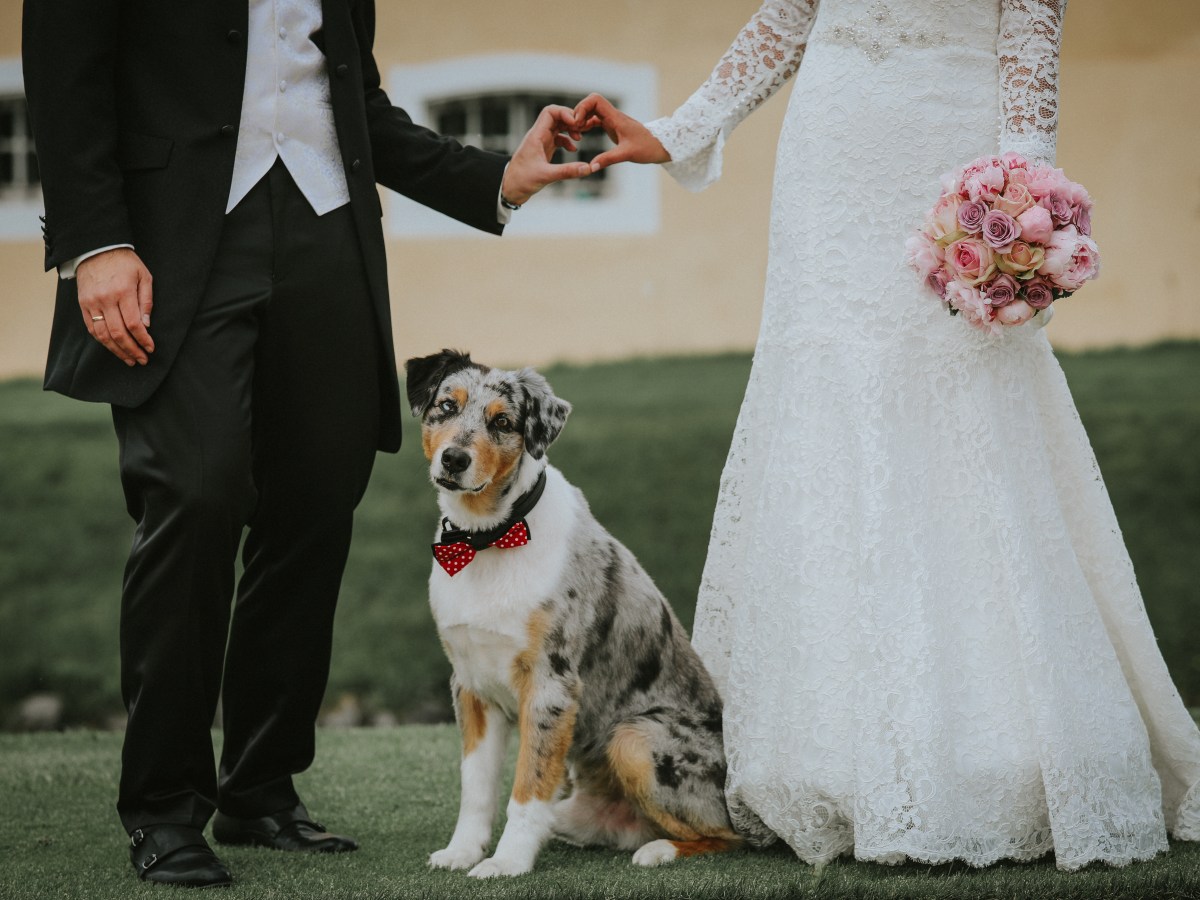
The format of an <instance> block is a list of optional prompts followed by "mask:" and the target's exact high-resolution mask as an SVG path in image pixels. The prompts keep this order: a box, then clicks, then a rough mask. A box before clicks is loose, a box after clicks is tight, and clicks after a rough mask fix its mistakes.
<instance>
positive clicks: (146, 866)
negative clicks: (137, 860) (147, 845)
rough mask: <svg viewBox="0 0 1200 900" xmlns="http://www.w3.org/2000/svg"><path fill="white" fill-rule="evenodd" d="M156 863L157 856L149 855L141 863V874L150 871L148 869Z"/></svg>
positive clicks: (154, 854)
mask: <svg viewBox="0 0 1200 900" xmlns="http://www.w3.org/2000/svg"><path fill="white" fill-rule="evenodd" d="M157 862H158V854H157V853H151V854H150V855H149V856H148V857H147V858H146V859H144V860H143V861H142V871H143V872H145V871H148V870H149V869H150V867H151V866H153V865H154V864H155V863H157Z"/></svg>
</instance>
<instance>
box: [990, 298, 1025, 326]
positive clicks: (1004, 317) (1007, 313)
mask: <svg viewBox="0 0 1200 900" xmlns="http://www.w3.org/2000/svg"><path fill="white" fill-rule="evenodd" d="M1033 313H1034V308H1033V307H1032V306H1030V305H1029V304H1028V303H1026V302H1025V301H1024V300H1016V301H1014V302H1012V303H1010V304H1008V306H1005V307H1003V308H1001V309H998V310H996V321H997V322H999V323H1000V324H1001V325H1024V324H1025V323H1026V322H1028V321H1029V320H1030V319H1032V318H1033Z"/></svg>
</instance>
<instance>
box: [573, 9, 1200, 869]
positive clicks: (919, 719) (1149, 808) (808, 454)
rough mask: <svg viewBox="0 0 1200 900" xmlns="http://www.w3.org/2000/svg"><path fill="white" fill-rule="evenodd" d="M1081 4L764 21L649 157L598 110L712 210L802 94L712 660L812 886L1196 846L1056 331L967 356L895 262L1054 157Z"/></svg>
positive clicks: (715, 606) (1192, 804)
mask: <svg viewBox="0 0 1200 900" xmlns="http://www.w3.org/2000/svg"><path fill="white" fill-rule="evenodd" d="M1064 6H1065V0H887V2H884V0H819V4H818V0H767V2H765V3H764V4H763V5H762V8H761V9H760V10H759V11H758V13H757V14H756V15H754V17H753V18H752V19H751V20H750V22H749V24H748V25H747V26H746V27H745V28H744V29H743V30H742V32H741V33H740V34H739V36H738V37H737V40H736V42H735V43H734V44H733V46H732V47H731V48H730V49H729V51H728V53H727V54H726V55H725V57H724V58H723V59H722V60H721V61H720V62H719V64H718V65H717V67H716V69H715V70H714V71H713V73H712V76H711V77H710V78H709V79H708V81H707V82H706V83H705V84H704V85H703V86H702V87H701V88H700V89H699V90H698V91H697V92H696V93H695V94H694V95H693V96H692V97H691V98H690V99H689V100H688V101H687V102H686V103H685V104H684V105H683V106H682V107H681V108H680V109H679V110H678V111H676V112H675V114H674V115H672V116H670V117H669V118H666V119H660V120H657V121H656V122H653V123H650V125H649V131H648V132H647V131H646V129H645V128H644V127H642V126H640V125H639V124H638V123H636V122H634V121H633V120H631V119H628V117H625V116H623V115H622V114H620V113H619V112H616V111H615V110H613V109H612V108H611V106H609V105H608V104H607V102H606V101H604V100H603V98H599V97H595V96H594V97H591V98H588V100H586V101H584V102H583V103H582V104H581V105H580V107H579V110H586V111H587V112H589V113H595V114H597V115H598V116H599V120H600V121H601V122H602V123H603V124H604V127H605V128H606V129H607V130H608V131H609V133H610V134H611V135H612V136H614V137H615V138H616V139H617V140H618V141H619V145H618V147H617V148H615V149H614V150H613V151H610V153H609V154H608V155H607V158H604V159H602V160H601V162H602V163H610V162H615V161H619V160H621V159H634V160H635V161H640V162H661V161H665V160H666V159H667V158H668V154H669V158H670V160H671V162H669V163H668V166H667V167H668V171H670V173H671V174H672V175H673V176H674V177H675V178H676V179H678V180H679V181H680V182H682V183H683V184H684V185H685V186H687V187H689V188H691V189H693V190H699V189H701V188H703V187H705V186H706V185H708V184H710V183H711V182H713V181H714V180H716V179H717V178H718V177H719V175H720V172H721V152H722V147H723V145H724V142H725V140H726V138H727V137H728V136H729V133H730V132H731V131H732V130H733V129H734V127H735V126H736V125H737V124H738V122H740V121H741V120H742V119H743V118H744V117H745V116H746V115H748V114H749V113H750V112H751V111H752V110H753V109H755V108H756V107H757V106H758V105H759V104H761V103H762V102H763V101H764V100H766V99H767V98H768V97H769V96H770V95H771V94H773V93H774V92H775V91H776V90H778V89H779V87H780V86H781V85H782V84H783V83H784V82H785V80H786V79H788V78H789V77H790V76H791V75H793V74H794V73H798V74H797V77H796V84H795V86H794V88H793V91H792V95H791V101H790V106H789V108H788V111H787V116H786V119H785V121H784V125H783V131H782V134H781V135H780V140H779V150H778V159H777V165H776V173H775V189H774V201H773V205H772V211H771V229H770V233H771V237H770V257H769V263H768V270H767V286H766V298H765V304H764V309H763V317H762V328H761V332H760V334H759V339H758V346H757V349H756V352H755V356H754V366H753V370H752V373H751V376H750V383H749V386H748V388H747V391H746V397H745V401H744V402H743V405H742V409H741V414H740V416H739V419H738V423H737V429H736V432H735V434H734V437H733V445H732V448H731V450H730V453H729V458H728V462H727V464H726V467H725V472H724V475H723V477H722V480H721V490H720V499H719V501H718V505H717V510H716V516H715V521H714V523H713V531H712V539H711V543H710V545H709V555H708V560H707V564H706V566H705V570H704V577H703V583H702V586H701V590H700V597H699V603H698V607H697V610H696V624H695V635H694V642H695V645H696V647H697V648H698V649H699V651H700V653H701V655H702V656H703V658H704V660H705V662H706V663H707V664H708V666H709V667H710V669H711V670H712V672H713V675H714V676H715V678H716V680H717V683H718V685H719V687H720V689H721V691H722V693H723V695H724V699H725V741H726V748H727V752H728V757H729V779H728V785H727V793H728V798H729V804H730V809H731V812H732V814H733V816H734V818H735V821H736V822H737V823H738V824H739V827H741V828H742V829H743V830H744V831H745V832H746V833H748V834H749V835H750V836H751V837H752V839H753V838H755V837H757V838H758V839H759V840H760V841H764V842H765V841H769V840H772V839H774V837H775V836H778V837H779V838H782V839H783V840H784V841H786V842H787V843H788V844H789V845H790V846H791V847H792V848H793V849H794V850H795V852H796V853H797V854H798V855H799V856H800V857H801V858H802V859H804V860H807V861H809V862H821V861H825V860H829V859H831V858H832V857H835V856H837V855H839V854H843V853H848V852H851V851H853V853H854V855H855V856H856V857H857V858H859V859H864V860H877V861H881V862H898V861H901V860H903V859H905V858H911V859H914V860H920V861H923V862H945V861H949V860H955V859H959V860H965V861H966V862H968V863H970V864H972V865H985V864H988V863H991V862H994V861H996V860H998V859H1002V858H1012V859H1031V858H1034V857H1037V856H1040V855H1042V854H1044V853H1046V852H1047V851H1050V850H1053V851H1054V853H1055V856H1056V861H1057V864H1058V866H1059V867H1061V868H1065V869H1074V868H1078V867H1080V866H1082V865H1084V864H1086V863H1088V862H1091V861H1094V860H1102V861H1104V862H1108V863H1112V864H1117V865H1121V864H1125V863H1128V862H1130V861H1132V860H1138V859H1145V858H1148V857H1151V856H1153V855H1155V854H1156V853H1158V852H1160V851H1162V850H1165V849H1166V847H1167V838H1166V836H1167V832H1168V831H1169V832H1170V833H1172V834H1173V835H1174V836H1175V837H1177V838H1180V839H1187V840H1198V839H1200V787H1198V783H1200V733H1198V732H1197V729H1196V726H1195V724H1194V723H1193V721H1192V719H1191V717H1190V716H1189V714H1188V712H1187V711H1186V709H1185V708H1184V706H1183V703H1182V702H1181V699H1180V697H1179V694H1178V692H1177V691H1176V690H1175V688H1174V686H1173V685H1172V683H1171V679H1170V676H1169V674H1168V672H1167V669H1166V666H1165V664H1164V662H1163V659H1162V656H1161V654H1160V652H1159V649H1158V647H1157V645H1156V643H1155V639H1154V635H1153V633H1152V631H1151V628H1150V623H1149V621H1148V620H1147V618H1146V613H1145V609H1144V607H1143V604H1142V598H1141V595H1140V593H1139V591H1138V587H1137V582H1136V580H1135V578H1134V573H1133V569H1132V566H1131V564H1130V560H1129V555H1128V553H1127V551H1126V549H1125V546H1124V543H1123V541H1122V538H1121V533H1120V530H1119V528H1118V525H1117V522H1116V519H1115V518H1114V515H1113V510H1112V506H1111V504H1110V501H1109V498H1108V494H1107V491H1106V489H1105V487H1104V483H1103V481H1102V480H1101V476H1100V472H1099V470H1098V469H1097V466H1096V461H1095V457H1094V456H1093V453H1092V449H1091V446H1090V444H1089V442H1088V438H1087V435H1086V434H1085V433H1084V430H1083V427H1082V425H1081V424H1080V420H1079V416H1078V414H1077V413H1076V410H1075V406H1074V404H1073V402H1072V400H1071V396H1070V394H1069V392H1068V390H1067V385H1066V383H1065V381H1064V379H1063V374H1062V372H1061V370H1060V368H1059V366H1058V364H1057V362H1056V361H1055V359H1054V356H1053V354H1052V352H1051V348H1050V345H1049V343H1048V342H1047V340H1046V336H1045V334H1044V332H1042V331H1041V330H1040V329H1039V328H1038V327H1036V325H1035V324H1034V323H1030V324H1029V325H1026V326H1022V327H1016V328H1009V329H1006V330H1005V333H1004V334H1002V335H1000V336H998V337H995V336H992V335H989V334H986V333H983V332H980V331H977V330H975V329H973V328H971V327H969V326H968V325H967V324H966V323H965V322H964V321H963V320H962V318H961V317H956V318H952V317H950V316H949V315H947V313H946V310H945V309H944V308H943V307H941V306H940V305H939V304H938V303H936V302H934V301H933V300H932V299H930V297H928V296H926V295H924V294H923V292H922V288H921V287H920V285H919V283H918V280H917V277H916V276H915V275H914V274H913V273H912V272H911V271H910V270H909V269H908V268H907V267H906V266H905V265H904V261H903V260H904V241H905V238H906V237H907V236H908V235H909V234H911V232H912V230H913V229H914V228H915V227H916V226H917V225H918V224H919V222H920V219H921V216H922V214H923V213H924V212H925V210H926V209H928V208H929V207H930V206H931V205H932V203H933V201H934V200H935V199H936V197H937V194H938V191H939V187H940V186H939V175H941V174H942V173H943V172H947V171H949V170H951V169H954V168H956V167H958V166H960V165H962V164H964V163H966V162H969V161H970V160H972V159H974V158H976V157H978V156H981V155H984V154H994V153H997V152H1003V151H1008V150H1015V151H1018V152H1021V153H1022V154H1024V155H1025V156H1027V157H1028V158H1030V159H1031V161H1049V162H1052V161H1053V160H1054V154H1055V128H1056V122H1057V71H1058V50H1059V41H1060V32H1061V23H1062V15H1063V11H1064V9H1063V8H1064ZM802 58H803V64H801V60H802ZM1100 212H1101V213H1102V212H1103V210H1102V209H1101V210H1100ZM1066 302H1071V303H1076V302H1079V303H1087V299H1086V291H1085V294H1084V295H1083V296H1081V297H1080V298H1077V299H1075V300H1070V301H1066ZM1035 322H1036V320H1035Z"/></svg>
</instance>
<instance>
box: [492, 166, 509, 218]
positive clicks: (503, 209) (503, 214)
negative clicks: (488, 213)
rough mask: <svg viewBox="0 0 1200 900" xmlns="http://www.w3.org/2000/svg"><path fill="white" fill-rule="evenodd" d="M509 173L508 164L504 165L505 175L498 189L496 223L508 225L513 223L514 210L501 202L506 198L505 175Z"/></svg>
mask: <svg viewBox="0 0 1200 900" xmlns="http://www.w3.org/2000/svg"><path fill="white" fill-rule="evenodd" d="M507 173H508V163H505V164H504V174H502V175H501V176H500V187H499V188H497V189H496V221H497V222H498V223H500V224H501V225H507V224H508V223H509V222H511V221H512V210H511V209H509V208H508V207H507V206H505V205H504V204H503V203H501V202H500V199H501V198H502V197H503V196H504V175H505V174H507Z"/></svg>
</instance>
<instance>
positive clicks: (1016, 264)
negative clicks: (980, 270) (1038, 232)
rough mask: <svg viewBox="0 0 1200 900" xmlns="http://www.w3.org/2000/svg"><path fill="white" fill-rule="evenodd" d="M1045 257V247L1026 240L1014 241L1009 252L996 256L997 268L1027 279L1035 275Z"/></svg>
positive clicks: (1023, 279) (1007, 273)
mask: <svg viewBox="0 0 1200 900" xmlns="http://www.w3.org/2000/svg"><path fill="white" fill-rule="evenodd" d="M1045 258H1046V250H1045V248H1043V247H1037V246H1035V245H1033V244H1028V243H1026V242H1025V241H1014V242H1013V245H1012V246H1011V247H1010V248H1009V250H1008V252H1007V253H1005V254H1002V255H1000V256H997V257H996V268H997V269H999V270H1000V271H1001V272H1004V273H1005V274H1006V275H1012V276H1013V277H1014V278H1016V279H1018V280H1020V281H1026V280H1028V279H1030V278H1032V277H1033V275H1034V273H1035V272H1036V271H1037V270H1038V269H1039V268H1040V267H1041V265H1042V263H1043V261H1044V260H1045Z"/></svg>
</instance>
